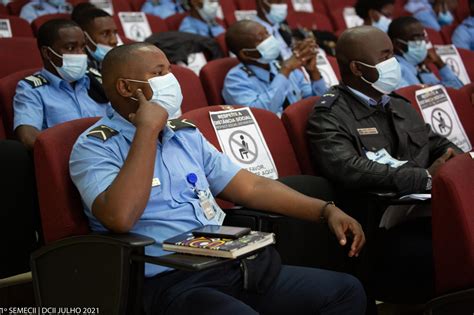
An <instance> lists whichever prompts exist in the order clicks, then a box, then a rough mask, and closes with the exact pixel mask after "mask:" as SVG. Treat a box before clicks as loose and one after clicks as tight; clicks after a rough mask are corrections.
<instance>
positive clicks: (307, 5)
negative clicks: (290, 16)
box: [291, 0, 314, 13]
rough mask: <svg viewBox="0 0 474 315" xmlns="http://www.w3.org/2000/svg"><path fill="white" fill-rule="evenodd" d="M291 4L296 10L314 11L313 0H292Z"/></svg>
mask: <svg viewBox="0 0 474 315" xmlns="http://www.w3.org/2000/svg"><path fill="white" fill-rule="evenodd" d="M291 4H292V5H293V10H295V11H296V12H309V13H313V12H314V9H313V3H312V2H311V0H291Z"/></svg>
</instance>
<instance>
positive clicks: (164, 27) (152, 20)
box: [113, 14, 168, 37]
mask: <svg viewBox="0 0 474 315" xmlns="http://www.w3.org/2000/svg"><path fill="white" fill-rule="evenodd" d="M145 16H146V19H147V20H148V24H150V29H151V32H152V33H160V32H167V31H168V24H166V22H165V20H163V19H162V18H160V17H159V16H155V15H151V14H145ZM113 18H114V21H115V25H117V31H118V33H119V35H120V37H125V33H124V31H123V27H122V23H120V18H119V16H118V14H115V15H114V16H113Z"/></svg>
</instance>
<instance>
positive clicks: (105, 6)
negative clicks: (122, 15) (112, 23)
mask: <svg viewBox="0 0 474 315" xmlns="http://www.w3.org/2000/svg"><path fill="white" fill-rule="evenodd" d="M89 2H90V3H92V4H93V5H94V6H96V7H97V8H99V9H102V10H104V11H105V12H107V13H108V14H110V15H114V7H113V5H112V1H111V0H89Z"/></svg>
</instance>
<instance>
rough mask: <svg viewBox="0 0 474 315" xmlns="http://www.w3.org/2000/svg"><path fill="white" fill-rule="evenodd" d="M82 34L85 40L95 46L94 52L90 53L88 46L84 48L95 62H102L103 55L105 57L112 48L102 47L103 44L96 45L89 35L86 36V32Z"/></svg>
mask: <svg viewBox="0 0 474 315" xmlns="http://www.w3.org/2000/svg"><path fill="white" fill-rule="evenodd" d="M84 34H86V37H87V39H88V40H89V41H90V42H91V43H92V44H94V45H95V50H94V51H92V49H90V48H89V46H86V47H87V51H88V52H89V53H90V54H91V56H92V57H93V58H94V59H95V60H97V61H98V62H102V60H104V58H105V55H107V53H108V52H109V51H111V50H112V48H113V47H111V46H108V45H103V44H97V43H96V42H95V41H94V40H93V39H92V38H91V37H90V36H89V34H87V32H84Z"/></svg>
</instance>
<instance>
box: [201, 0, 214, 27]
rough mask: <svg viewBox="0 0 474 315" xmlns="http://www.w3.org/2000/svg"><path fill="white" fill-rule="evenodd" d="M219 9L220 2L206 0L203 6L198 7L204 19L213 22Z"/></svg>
mask: <svg viewBox="0 0 474 315" xmlns="http://www.w3.org/2000/svg"><path fill="white" fill-rule="evenodd" d="M217 10H219V2H217V1H211V0H204V2H203V4H202V8H201V9H198V13H199V15H200V16H201V17H202V19H203V20H204V21H206V22H212V21H214V20H215V19H216V16H217Z"/></svg>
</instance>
